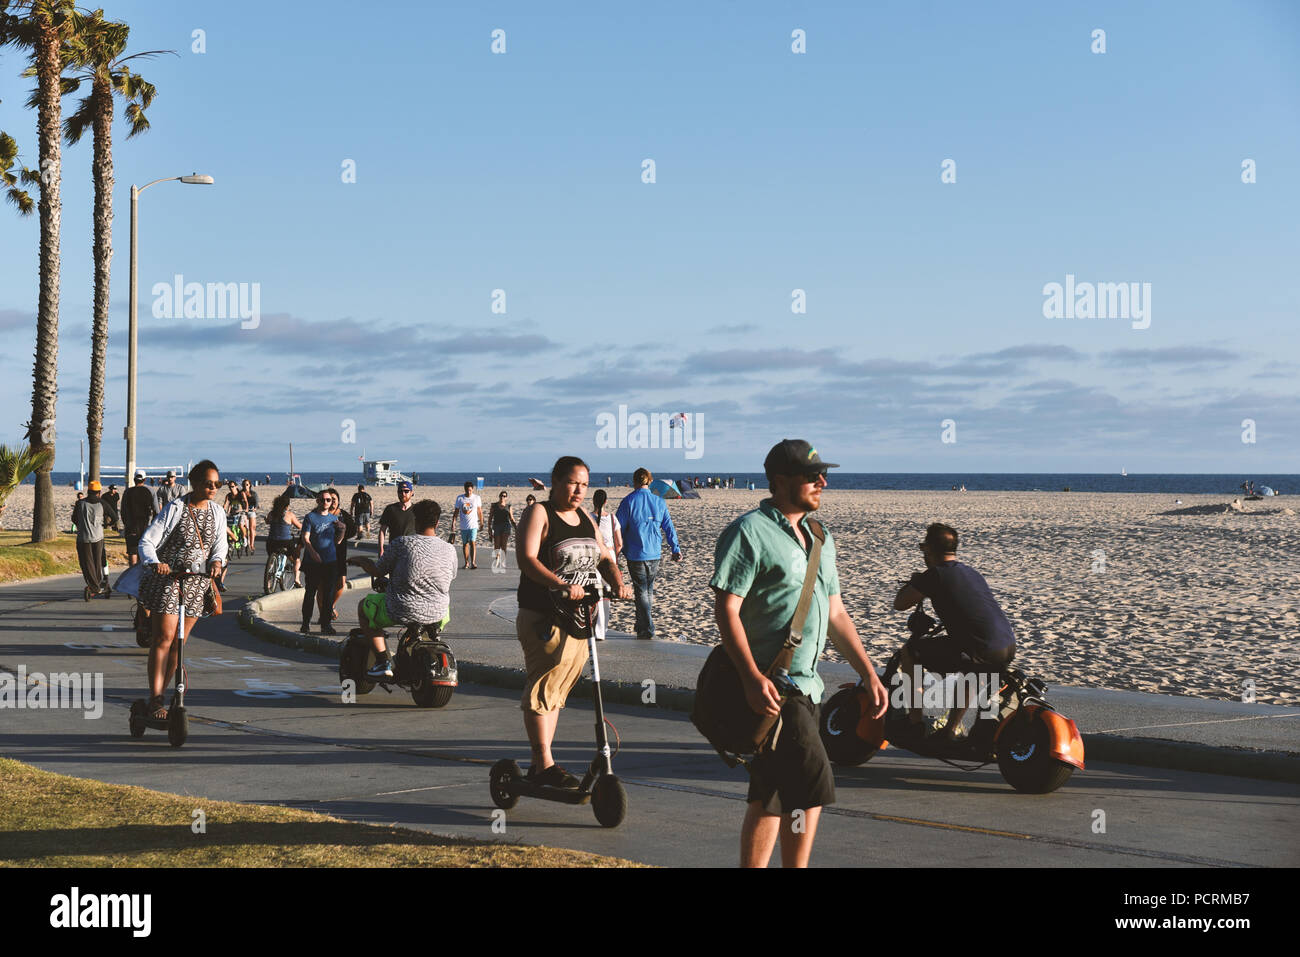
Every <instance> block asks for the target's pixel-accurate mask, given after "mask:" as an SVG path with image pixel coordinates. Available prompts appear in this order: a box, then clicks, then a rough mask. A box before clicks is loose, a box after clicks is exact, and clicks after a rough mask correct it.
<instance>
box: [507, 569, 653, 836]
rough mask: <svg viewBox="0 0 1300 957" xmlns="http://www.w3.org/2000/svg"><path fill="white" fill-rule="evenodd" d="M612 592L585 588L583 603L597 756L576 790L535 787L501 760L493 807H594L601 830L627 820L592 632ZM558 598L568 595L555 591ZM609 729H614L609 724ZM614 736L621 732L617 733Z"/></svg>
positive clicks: (511, 764) (514, 765)
mask: <svg viewBox="0 0 1300 957" xmlns="http://www.w3.org/2000/svg"><path fill="white" fill-rule="evenodd" d="M608 590H609V589H608V588H607V587H606V585H605V583H604V582H603V581H601V582H598V583H597V584H594V585H588V586H587V588H586V597H585V598H584V599H583V600H582V602H581V607H582V610H583V617H584V625H585V628H586V631H587V649H588V652H589V654H590V655H591V688H592V700H593V701H594V702H595V705H596V756H595V757H594V758H593V759H592V761H591V766H590V767H588V768H587V773H586V774H584V775H583V776H582V782H581V783H580V784H579V785H578V787H577V788H557V787H553V786H551V785H548V784H534V783H533V782H531V781H529V780H528V778H527V776H526V775H525V774H524V773H523V772H522V771H521V770H520V768H519V765H518V764H517V763H516V762H514V761H511V760H510V759H509V758H502V759H501V760H500V761H498V762H497V763H496V764H494V765H492V771H491V773H490V775H489V777H488V790H489V793H490V794H491V795H492V803H493V804H495V805H496V806H497V807H499V808H501V809H502V810H506V811H508V810H510V809H511V808H512V807H514V806H515V805H516V804H518V803H519V799H520V798H521V797H532V798H539V799H541V800H543V801H555V802H558V803H560V804H586V803H588V802H590V803H591V809H592V811H594V812H595V814H596V820H597V821H599V822H600V824H601V826H602V827H618V826H619V825H620V824H622V823H623V818H624V817H626V816H627V791H626V790H625V789H624V788H623V784H622V782H621V781H619V779H618V778H617V777H616V776H615V775H614V765H613V763H612V760H611V759H612V758H613V756H614V755H615V754H617V753H618V750H617V747H615V749H614V750H613V751H611V750H610V747H609V738H608V736H607V735H606V734H605V725H606V723H607V722H606V720H605V706H604V702H603V701H602V700H601V697H600V661H599V659H598V657H597V655H596V632H595V630H594V629H593V628H592V621H593V619H594V618H595V612H594V609H595V607H596V603H597V602H599V601H601V600H602V599H603V598H604V596H605V593H606V592H607V591H608ZM556 594H561V595H563V594H567V592H564V591H560V590H558V589H557V590H556ZM610 727H611V728H612V727H614V726H613V725H612V724H610ZM614 733H615V736H617V734H618V731H617V729H616V730H615V732H614Z"/></svg>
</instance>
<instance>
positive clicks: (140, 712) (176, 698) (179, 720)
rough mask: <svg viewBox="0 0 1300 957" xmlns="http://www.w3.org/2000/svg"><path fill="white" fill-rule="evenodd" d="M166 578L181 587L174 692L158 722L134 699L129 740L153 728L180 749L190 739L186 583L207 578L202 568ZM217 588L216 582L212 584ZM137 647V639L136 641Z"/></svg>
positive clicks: (143, 701) (141, 701)
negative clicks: (187, 700)
mask: <svg viewBox="0 0 1300 957" xmlns="http://www.w3.org/2000/svg"><path fill="white" fill-rule="evenodd" d="M168 577H169V578H175V579H176V580H177V581H179V582H180V583H181V586H182V587H181V588H180V589H179V593H178V597H179V605H178V607H177V609H176V637H175V638H174V639H173V641H174V642H175V644H176V690H175V691H174V692H172V700H171V704H170V705H168V706H167V717H166V718H165V719H163V720H161V721H159V720H156V719H154V718H151V717H149V702H148V701H147V700H146V699H144V698H136V699H135V700H134V701H132V702H131V717H130V727H131V737H133V738H142V737H144V732H145V729H146V728H153V729H154V730H155V731H166V732H167V740H168V741H169V742H170V743H171V746H172V747H173V748H179V747H180V746H181V745H183V744H184V743H185V739H186V738H188V737H189V736H190V723H189V718H188V717H187V716H186V714H185V687H186V683H187V679H188V677H189V676H188V674H187V673H186V671H185V641H184V637H185V632H184V628H185V588H184V584H185V579H187V578H197V577H203V578H207V577H210V576H209V574H208V572H207V571H205V570H204V569H203V566H202V565H191V566H190V567H189V568H188V569H186V570H185V571H182V572H172V573H170V574H169V575H168ZM212 587H213V588H216V587H217V586H216V582H213V583H212ZM136 640H137V643H138V641H139V638H138V637H137V639H136Z"/></svg>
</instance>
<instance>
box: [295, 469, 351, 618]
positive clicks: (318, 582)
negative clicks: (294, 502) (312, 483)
mask: <svg viewBox="0 0 1300 957" xmlns="http://www.w3.org/2000/svg"><path fill="white" fill-rule="evenodd" d="M302 524H303V530H302V553H303V554H302V573H303V577H304V578H306V579H307V583H306V585H305V586H304V588H303V594H302V626H301V627H300V628H299V629H298V630H299V631H301V632H303V633H304V634H309V633H310V632H311V612H312V607H313V606H315V607H316V608H317V609H318V610H319V612H320V630H321V634H322V635H332V634H334V625H333V621H334V583H335V575H336V574H337V573H338V565H337V558H338V552H337V545H338V541H339V538H340V537H341V536H342V534H343V524H342V523H341V522H340V521H339V518H338V516H337V515H335V514H333V513H332V512H331V511H330V497H329V494H328V493H327V492H325V490H324V489H322V490H321V491H319V492H317V493H316V507H315V508H314V509H312V510H311V511H310V512H308V513H307V516H306V517H305V518H304V519H303V520H302Z"/></svg>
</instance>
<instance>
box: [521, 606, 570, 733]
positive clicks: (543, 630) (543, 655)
mask: <svg viewBox="0 0 1300 957" xmlns="http://www.w3.org/2000/svg"><path fill="white" fill-rule="evenodd" d="M515 634H516V636H517V637H518V638H519V644H520V645H521V646H523V649H524V670H525V671H526V672H527V675H528V677H527V680H526V681H525V682H524V693H523V697H522V698H521V700H520V707H522V708H523V710H525V711H531V712H532V713H533V714H549V713H550V712H552V711H554V710H555V709H556V708H563V707H564V702H565V701H566V700H567V699H568V697H569V692H570V691H572V690H573V686H574V685H575V684H577V683H578V679H579V678H580V677H582V668H583V666H584V665H585V664H586V663H587V642H586V641H584V640H582V639H581V638H574V637H573V636H572V635H569V634H566V633H565V632H563V631H561V630H560V628H558V627H556V626H554V625H552V624H551V617H550V615H548V614H546V613H545V612H541V611H533V610H532V609H530V608H520V609H519V615H518V617H516V618H515Z"/></svg>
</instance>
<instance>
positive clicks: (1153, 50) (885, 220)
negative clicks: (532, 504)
mask: <svg viewBox="0 0 1300 957" xmlns="http://www.w3.org/2000/svg"><path fill="white" fill-rule="evenodd" d="M305 9H307V8H305V7H303V6H302V5H298V4H287V3H275V4H269V3H244V2H238V0H235V2H229V3H224V4H216V5H212V4H195V3H176V4H171V3H168V4H164V3H160V2H153V3H144V2H123V0H117V2H113V3H111V5H110V4H106V6H105V12H106V14H107V15H108V16H110V17H114V18H117V19H121V20H124V21H125V22H127V23H128V24H130V26H131V40H130V47H129V49H130V50H132V51H145V50H172V51H175V54H174V55H171V54H166V55H160V56H157V57H154V58H151V59H147V60H143V61H136V62H137V65H138V67H139V71H140V72H141V73H143V74H144V76H145V77H146V78H147V79H149V80H150V81H151V82H152V83H154V84H155V86H156V87H157V89H158V96H157V99H156V100H155V101H154V103H153V105H152V107H151V108H150V109H149V111H148V117H149V120H150V122H151V129H150V131H149V132H148V133H146V134H144V135H143V136H139V137H136V138H133V139H131V140H127V139H126V127H125V124H124V123H123V122H122V120H121V117H120V110H119V119H118V122H117V124H116V126H115V130H114V165H115V174H116V188H115V190H114V202H115V212H116V215H115V221H114V233H113V235H114V241H115V253H114V259H113V285H112V311H111V316H110V346H109V365H108V385H107V388H108V397H107V401H106V407H105V410H104V412H105V427H104V436H105V440H104V444H103V448H104V452H103V455H104V460H105V462H106V463H107V464H120V463H121V461H122V460H123V459H124V457H125V443H124V442H123V440H122V438H121V436H122V427H123V425H124V424H125V409H126V376H125V373H126V349H125V342H126V330H127V303H128V282H129V271H130V270H129V245H128V242H129V222H130V221H129V190H130V184H132V183H136V184H139V185H143V184H144V183H147V182H150V181H152V180H155V179H158V178H160V177H170V176H179V175H183V174H188V173H191V172H197V173H202V174H209V175H211V176H213V177H214V180H215V183H214V185H212V186H199V185H186V184H181V183H179V182H165V183H160V184H158V185H156V186H153V187H151V188H150V189H149V190H148V191H147V192H145V193H143V194H142V195H141V199H140V242H139V273H138V275H139V300H140V308H139V326H140V331H139V342H140V378H139V388H140V399H139V416H140V430H139V431H140V438H139V449H138V454H137V461H139V462H142V463H144V464H146V465H148V464H152V463H156V464H175V463H179V462H185V461H190V460H197V459H199V458H204V457H207V458H212V459H214V460H215V461H216V462H217V463H218V464H219V465H220V466H221V467H222V468H223V469H226V470H240V469H242V470H255V471H258V472H260V471H274V470H276V469H283V468H284V467H285V466H286V465H287V458H288V455H287V453H288V443H290V442H293V443H294V453H295V464H296V466H297V467H298V469H299V470H312V471H316V470H320V471H340V472H342V471H346V470H349V469H354V468H355V467H356V465H355V463H356V462H357V459H358V457H359V456H361V455H362V454H363V452H364V454H365V455H366V457H368V458H376V457H382V458H396V459H397V460H398V463H399V467H400V468H402V469H403V470H405V471H408V472H409V471H411V470H416V471H426V472H428V471H455V470H477V471H478V472H479V474H482V473H483V472H484V470H492V471H494V470H496V469H497V468H502V469H504V470H505V471H530V470H532V471H537V470H541V469H544V468H547V467H549V464H550V463H551V462H552V461H553V460H554V459H555V458H556V457H557V456H559V455H562V454H576V455H580V456H582V457H584V458H585V459H586V460H587V461H589V462H590V463H591V464H592V467H593V469H595V470H597V471H615V470H618V471H629V470H631V469H632V468H634V467H636V466H638V465H643V464H644V465H648V466H649V467H651V468H659V469H667V468H673V469H676V470H678V471H680V470H682V468H683V467H685V468H687V469H688V470H689V471H692V472H693V473H696V474H725V473H728V472H737V471H758V470H761V463H762V459H763V455H764V454H765V452H766V450H767V449H768V448H769V447H770V446H771V445H772V444H773V443H775V442H776V441H778V440H780V439H782V438H785V437H802V438H806V439H808V440H810V441H812V442H813V443H814V444H815V445H816V446H817V447H818V448H819V449H820V450H821V452H822V454H823V456H824V457H825V458H827V459H829V460H832V461H835V462H838V463H841V465H842V466H843V467H844V468H845V469H847V470H849V471H860V472H881V471H908V472H930V471H933V472H948V473H955V472H961V471H971V472H1051V471H1079V472H1111V471H1115V472H1117V471H1119V470H1120V469H1121V468H1126V469H1127V470H1128V471H1129V472H1130V473H1142V472H1225V473H1232V474H1251V473H1262V472H1273V473H1278V472H1300V345H1298V343H1300V336H1298V335H1297V331H1296V330H1297V318H1300V284H1297V282H1296V276H1297V252H1300V215H1297V213H1298V212H1300V5H1298V4H1295V3H1293V2H1285V0H1281V2H1263V0H1261V2H1254V3H1225V2H1220V3H1197V2H1178V3H1174V2H1167V3H1156V2H1149V3H1135V2H1129V0H1125V2H1117V3H1104V2H1098V3H1087V4H1084V3H1052V4H1042V3H1029V2H1025V3H1011V2H1005V3H1003V2H999V3H965V2H934V3H910V2H898V3H888V2H870V3H867V2H854V3H763V2H746V3H740V2H696V3H660V4H654V5H649V6H647V5H642V4H631V3H615V4H610V3H600V4H597V3H572V4H564V5H559V6H554V5H551V6H547V7H545V8H539V7H537V5H536V4H529V3H469V2H465V3H421V4H414V3H412V4H402V3H393V4H389V5H385V7H384V12H385V15H384V16H383V17H380V16H378V15H376V14H375V12H374V11H373V10H372V9H370V8H364V9H360V12H358V10H359V8H358V7H357V6H356V5H355V4H347V5H345V4H343V3H335V2H319V3H314V4H312V5H311V6H310V11H311V12H310V15H307V14H304V12H303V11H304V10H305ZM1099 30H1100V31H1104V36H1101V35H1098V34H1097V33H1096V31H1099ZM495 31H503V32H502V33H495ZM796 31H801V32H799V33H796ZM494 37H495V38H494ZM1103 42H1104V52H1101V50H1100V47H1101V44H1102V43H1103ZM494 45H495V47H496V49H497V50H498V51H501V50H502V49H503V52H494ZM800 47H801V48H802V49H803V51H804V52H796V48H800ZM24 65H25V64H24V61H23V60H22V58H20V57H19V56H18V55H16V54H15V53H14V52H12V51H9V50H6V51H0V130H5V131H8V132H9V133H10V134H12V135H13V136H14V137H15V139H17V140H18V143H19V146H20V149H22V151H23V152H22V154H21V158H22V159H23V160H24V161H26V162H28V163H29V164H31V165H35V163H36V152H35V151H36V142H35V123H36V117H35V113H34V112H33V111H30V110H27V109H25V108H24V107H23V101H24V100H25V98H26V91H27V89H28V88H29V86H30V85H31V81H30V80H27V79H24V78H22V77H20V76H19V74H20V73H21V70H22V68H23V66H24ZM69 103H70V101H69ZM90 160H91V151H90V138H89V136H87V137H86V139H84V140H83V142H82V143H81V144H79V145H77V146H76V147H71V148H65V152H64V160H63V170H64V180H63V216H62V223H63V241H62V306H61V311H60V352H59V362H60V378H59V405H58V423H57V424H58V441H57V449H58V457H57V461H56V465H55V468H56V469H58V470H75V469H76V468H77V466H78V458H79V452H78V443H77V439H78V437H84V435H85V415H86V411H85V406H86V392H87V384H88V379H89V362H90V348H89V339H90V321H91V312H90V310H91V301H92V256H91V223H92V220H91V211H92V198H93V191H92V182H91V172H90ZM647 160H649V161H653V168H652V171H653V176H652V177H651V176H650V167H649V166H648V165H647V163H646V161H647ZM1246 179H1253V182H1246V181H1244V180H1246ZM647 180H652V181H647ZM38 232H39V226H38V222H37V220H36V218H35V216H33V217H29V218H20V217H18V216H17V215H16V214H15V213H14V212H13V210H12V207H9V206H5V207H4V208H3V209H0V341H2V342H3V349H0V409H3V415H0V441H6V442H9V443H11V444H12V443H16V442H17V441H19V439H20V438H21V436H22V432H23V423H25V422H26V421H27V419H28V418H29V417H30V410H31V356H32V352H33V349H34V343H35V309H36V301H37V291H38V286H37V277H38V270H37V263H38V260H37V252H38V249H37V238H38ZM177 276H181V277H183V279H182V282H183V283H198V284H200V288H201V289H202V291H203V295H202V296H200V297H198V300H196V301H195V302H193V303H192V306H194V307H195V308H194V312H197V313H199V314H198V315H194V314H191V315H189V316H186V315H185V309H184V300H185V298H186V294H185V290H184V289H182V296H181V302H180V303H174V302H172V299H173V298H174V297H173V296H172V295H171V294H170V293H168V292H165V291H164V290H169V289H171V288H172V286H173V284H174V283H175V281H176V280H175V277H177ZM1067 277H1070V278H1067ZM227 283H234V284H239V285H238V286H237V287H233V288H238V289H242V290H243V292H244V294H245V301H246V302H247V303H248V304H249V305H250V306H251V305H252V303H253V302H256V303H257V305H258V309H257V311H256V315H255V316H254V315H252V310H251V308H250V309H249V310H248V313H249V315H248V317H247V318H245V319H243V320H242V321H241V319H240V318H238V317H236V318H230V317H229V316H228V315H226V314H225V313H224V311H222V310H219V309H217V308H216V305H217V304H216V297H214V299H213V302H212V303H211V304H209V303H208V301H207V296H206V287H207V284H227ZM1052 283H1057V284H1060V285H1061V286H1062V287H1063V290H1064V288H1065V287H1067V284H1068V285H1069V286H1070V287H1071V288H1072V289H1073V291H1074V292H1075V296H1076V297H1077V296H1080V295H1083V293H1082V292H1081V291H1080V290H1081V289H1082V288H1083V287H1084V286H1085V285H1092V284H1100V283H1114V284H1118V283H1123V284H1126V287H1125V288H1127V289H1129V290H1130V291H1133V290H1136V293H1137V294H1138V295H1137V296H1135V298H1134V299H1133V301H1131V302H1130V303H1129V304H1128V307H1129V311H1128V312H1121V311H1120V309H1119V306H1121V305H1122V303H1120V302H1119V300H1118V299H1116V300H1115V301H1113V302H1111V303H1110V305H1111V306H1114V307H1115V309H1114V310H1112V311H1113V312H1116V313H1119V314H1118V315H1108V316H1106V317H1080V316H1077V315H1074V317H1072V318H1066V317H1065V316H1064V315H1061V314H1054V313H1052V310H1051V309H1050V308H1048V307H1047V305H1046V304H1047V300H1048V299H1049V296H1050V284H1052ZM1129 284H1136V286H1131V285H1129ZM1112 292H1113V290H1112ZM254 293H256V296H255V297H254ZM1062 294H1063V295H1064V292H1063V293H1062ZM1102 298H1103V300H1104V298H1105V297H1104V296H1103V297H1102ZM1139 302H1140V303H1141V305H1142V309H1141V310H1137V309H1136V306H1137V304H1138V303H1139ZM1074 304H1075V303H1074V301H1072V302H1071V306H1073V305H1074ZM172 306H175V307H176V308H175V309H174V314H169V307H172ZM502 310H504V311H502ZM1074 311H1075V310H1073V309H1071V311H1070V312H1071V314H1073V313H1074ZM620 406H626V408H627V410H628V412H629V414H633V413H637V412H640V413H643V414H646V415H649V414H652V413H660V414H664V415H669V414H676V413H682V412H684V413H686V414H687V416H688V419H689V421H690V422H691V424H692V428H694V429H695V430H696V435H695V436H694V438H695V440H696V442H697V443H698V453H699V456H698V458H692V459H687V458H686V453H685V450H683V449H644V448H636V447H628V446H635V445H636V444H637V442H638V438H639V437H638V435H637V434H636V433H635V432H634V431H631V430H629V432H628V434H622V433H621V432H620V433H619V434H618V435H616V436H615V437H614V439H613V442H614V445H615V447H604V446H608V445H609V444H610V443H609V441H608V436H606V438H604V439H602V438H600V437H599V433H598V427H597V421H598V416H600V415H601V414H602V413H614V414H617V412H618V409H619V407H620ZM618 446H622V447H618Z"/></svg>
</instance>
